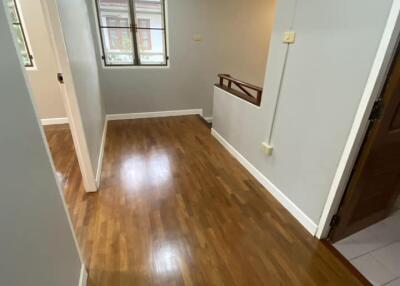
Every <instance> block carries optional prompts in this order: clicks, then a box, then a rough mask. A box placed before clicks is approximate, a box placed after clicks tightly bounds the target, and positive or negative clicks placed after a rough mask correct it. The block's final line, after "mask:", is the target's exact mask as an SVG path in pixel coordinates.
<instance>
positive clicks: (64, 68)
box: [41, 0, 98, 192]
mask: <svg viewBox="0 0 400 286" xmlns="http://www.w3.org/2000/svg"><path fill="white" fill-rule="evenodd" d="M41 4H42V7H43V14H44V16H45V18H46V19H45V20H46V26H47V29H48V32H49V34H50V38H51V42H52V46H53V49H54V51H55V55H56V61H57V67H58V70H59V72H61V73H62V74H63V77H64V84H62V85H61V93H62V95H63V96H62V97H63V101H64V105H65V109H66V112H67V117H68V120H69V125H70V129H71V134H72V139H73V141H74V146H75V151H76V155H77V158H78V162H79V167H80V170H81V174H82V181H83V185H84V187H85V190H86V192H96V191H97V189H98V185H97V183H96V176H95V172H94V168H93V165H92V162H91V161H90V156H89V148H88V144H87V141H86V136H85V132H84V127H83V122H82V117H81V113H80V109H79V103H78V99H77V96H76V92H75V86H74V81H73V77H72V71H71V68H70V65H69V60H68V53H67V49H66V46H65V42H64V36H63V32H62V28H61V22H60V17H59V13H58V7H57V1H56V0H41ZM54 80H56V75H54Z"/></svg>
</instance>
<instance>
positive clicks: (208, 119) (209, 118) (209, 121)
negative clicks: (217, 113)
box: [203, 116, 213, 123]
mask: <svg viewBox="0 0 400 286" xmlns="http://www.w3.org/2000/svg"><path fill="white" fill-rule="evenodd" d="M203 119H204V120H205V121H207V122H208V123H212V121H213V118H212V117H211V116H210V117H204V116H203Z"/></svg>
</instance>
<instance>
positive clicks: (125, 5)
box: [95, 0, 168, 66]
mask: <svg viewBox="0 0 400 286" xmlns="http://www.w3.org/2000/svg"><path fill="white" fill-rule="evenodd" d="M95 1H96V7H97V19H98V24H99V29H100V39H101V48H102V53H103V56H102V58H103V61H104V64H105V66H165V65H167V60H168V56H167V45H166V28H165V3H164V0H95Z"/></svg>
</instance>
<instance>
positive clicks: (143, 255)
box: [46, 116, 361, 286]
mask: <svg viewBox="0 0 400 286" xmlns="http://www.w3.org/2000/svg"><path fill="white" fill-rule="evenodd" d="M46 133H47V136H48V138H49V143H50V146H53V145H57V147H52V153H53V156H54V157H55V161H56V164H55V165H56V168H57V170H58V171H59V172H60V173H62V174H63V177H64V182H65V197H66V201H67V203H68V207H69V210H70V213H71V216H72V220H73V223H74V228H75V231H76V233H77V237H78V241H79V245H80V248H81V250H82V253H83V256H84V259H85V263H86V266H87V268H88V270H89V283H88V284H89V285H91V286H94V285H96V286H97V285H109V286H114V285H162V286H164V285H229V286H234V285H238V286H239V285H246V286H247V285H251V286H253V285H361V283H360V282H359V281H358V280H357V279H356V278H355V277H354V276H353V274H352V273H351V272H350V271H349V270H348V269H347V268H346V267H345V266H344V265H343V264H342V263H341V262H340V261H339V260H338V259H337V258H336V257H335V256H334V255H333V254H332V253H331V252H330V250H329V249H328V248H326V247H325V246H324V245H323V244H322V243H320V242H319V241H317V240H316V239H314V238H312V237H311V236H310V235H309V234H308V233H307V232H306V231H305V230H304V229H303V228H302V226H300V225H299V224H298V223H297V221H296V220H295V219H294V218H293V217H291V216H290V214H289V213H288V212H287V211H286V210H285V209H284V208H283V207H282V206H281V205H280V204H279V203H278V202H277V201H275V199H274V198H273V197H272V196H271V195H269V193H268V192H267V191H266V190H265V189H263V187H262V186H261V185H260V184H259V183H258V182H257V181H256V180H255V179H254V178H253V177H252V176H251V175H250V174H249V173H248V172H247V171H246V170H245V169H244V168H243V167H242V166H241V165H240V164H239V163H238V162H237V161H236V160H235V159H234V158H233V157H232V156H231V155H230V154H229V153H228V152H227V151H226V150H225V149H224V148H223V147H222V146H221V145H220V144H219V143H218V142H217V141H216V140H215V139H214V138H212V137H211V135H210V129H209V128H207V126H206V125H205V124H204V123H203V122H202V121H201V120H200V119H199V118H198V117H196V116H186V117H171V118H155V119H137V120H126V121H112V122H109V126H108V133H107V139H106V149H105V157H104V164H103V171H102V182H101V187H100V191H99V192H98V193H96V194H86V193H85V192H84V190H83V187H82V182H81V178H80V174H79V168H78V165H77V160H76V157H75V155H74V153H73V148H72V151H71V147H70V146H71V145H72V141H70V142H67V141H68V140H67V137H68V135H65V136H62V135H61V133H59V134H58V135H54V134H52V133H51V132H46ZM67 134H68V132H67ZM56 138H58V139H56ZM68 138H69V140H70V139H71V138H70V135H69V137H68ZM59 141H60V142H59ZM68 144H69V145H68ZM57 156H60V158H59V159H58V158H57Z"/></svg>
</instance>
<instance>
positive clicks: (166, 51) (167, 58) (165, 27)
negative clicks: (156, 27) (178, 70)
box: [161, 0, 169, 65]
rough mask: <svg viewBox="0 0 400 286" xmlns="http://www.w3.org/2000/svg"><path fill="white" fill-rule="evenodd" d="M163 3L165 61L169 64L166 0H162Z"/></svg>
mask: <svg viewBox="0 0 400 286" xmlns="http://www.w3.org/2000/svg"><path fill="white" fill-rule="evenodd" d="M161 5H162V16H163V23H164V27H163V28H164V61H165V65H168V60H169V56H168V50H167V49H168V44H167V21H166V18H167V17H166V15H165V0H161Z"/></svg>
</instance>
